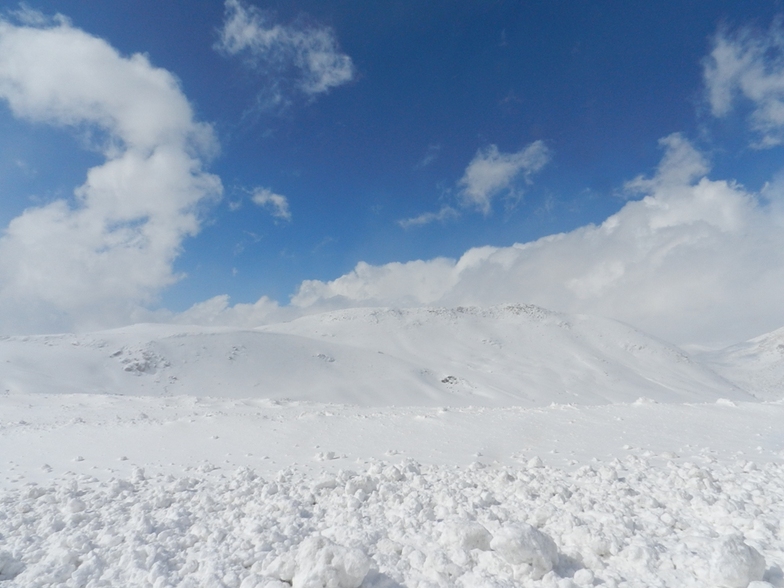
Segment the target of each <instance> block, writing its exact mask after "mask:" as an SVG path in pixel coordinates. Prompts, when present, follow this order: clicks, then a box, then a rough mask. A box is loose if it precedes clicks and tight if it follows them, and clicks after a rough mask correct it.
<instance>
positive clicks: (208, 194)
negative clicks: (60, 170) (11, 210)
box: [0, 15, 222, 331]
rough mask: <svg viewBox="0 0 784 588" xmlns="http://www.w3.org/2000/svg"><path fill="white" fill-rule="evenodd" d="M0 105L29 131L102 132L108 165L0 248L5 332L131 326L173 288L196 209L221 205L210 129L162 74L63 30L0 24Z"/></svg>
mask: <svg viewBox="0 0 784 588" xmlns="http://www.w3.org/2000/svg"><path fill="white" fill-rule="evenodd" d="M28 16H29V15H28ZM26 21H27V22H35V21H34V19H31V18H26ZM0 99H2V100H4V101H5V102H6V103H7V104H8V106H9V107H10V109H11V112H12V113H13V114H14V115H15V116H17V117H19V118H21V119H25V120H28V121H30V122H34V123H47V124H52V125H56V126H61V127H68V128H76V129H78V130H80V131H84V130H85V129H87V130H93V131H95V130H98V131H100V132H101V133H102V134H103V135H104V136H105V140H104V141H103V143H102V144H101V145H99V146H97V147H98V148H100V150H101V151H102V153H103V155H104V156H105V157H106V161H105V163H103V164H102V165H99V166H96V167H94V168H92V169H90V170H89V171H88V173H87V179H86V181H85V183H84V184H83V185H82V186H80V187H79V188H77V189H76V191H75V197H74V198H73V199H71V200H57V201H55V202H52V203H50V204H47V205H46V206H40V207H33V208H29V209H27V210H26V211H25V212H24V213H23V214H21V215H20V216H19V217H17V218H15V219H14V220H12V221H11V223H10V224H9V226H8V228H7V229H6V230H5V232H4V234H3V236H2V238H0V309H1V310H0V328H2V329H3V330H5V331H8V330H48V329H70V328H88V327H94V326H106V325H107V324H120V323H123V322H127V321H128V320H129V317H133V316H136V314H135V313H138V312H140V308H141V306H142V305H145V304H148V303H149V302H151V301H152V300H154V298H155V296H156V295H157V294H158V292H159V291H160V290H161V289H162V288H164V287H165V286H168V285H170V284H172V283H173V282H175V281H176V280H177V279H178V276H177V275H175V274H174V273H173V270H172V263H173V261H174V259H175V258H176V257H177V255H178V254H179V252H180V248H181V243H182V241H183V239H184V238H185V237H187V236H189V235H193V234H195V233H196V232H197V231H198V230H199V225H200V222H199V207H200V206H201V205H203V203H205V202H209V201H211V200H213V199H216V198H218V197H220V194H221V190H222V187H221V182H220V180H219V178H217V177H216V176H214V175H210V174H208V173H205V171H204V170H203V163H204V161H205V159H207V158H209V157H210V156H211V155H213V154H214V153H216V152H217V142H216V141H215V138H214V136H213V133H212V129H211V127H210V126H209V125H206V124H203V123H198V122H196V121H195V120H194V118H193V111H192V109H191V107H190V105H189V103H188V101H187V99H186V98H185V96H184V95H183V93H182V91H181V89H180V87H179V84H178V82H177V80H176V79H175V78H174V76H172V75H171V74H170V73H169V72H168V71H166V70H163V69H160V68H156V67H153V66H152V65H151V64H150V62H149V60H148V59H147V58H146V57H145V56H143V55H139V54H135V55H132V56H130V57H123V56H121V55H120V54H118V53H117V51H116V50H115V49H113V48H112V47H111V46H110V45H109V44H108V43H106V42H105V41H103V40H101V39H98V38H96V37H93V36H91V35H89V34H87V33H85V32H83V31H81V30H79V29H76V28H74V27H72V26H71V25H70V24H69V23H68V22H67V21H65V20H64V19H61V20H60V21H59V24H58V25H56V26H48V27H37V26H16V25H14V24H12V23H10V22H7V21H2V20H0Z"/></svg>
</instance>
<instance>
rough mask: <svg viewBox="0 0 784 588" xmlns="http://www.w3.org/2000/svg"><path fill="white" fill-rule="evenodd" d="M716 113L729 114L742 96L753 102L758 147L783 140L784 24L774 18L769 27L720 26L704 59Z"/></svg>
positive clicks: (753, 119)
mask: <svg viewBox="0 0 784 588" xmlns="http://www.w3.org/2000/svg"><path fill="white" fill-rule="evenodd" d="M704 67H705V72H704V75H705V84H706V87H707V90H708V99H709V102H710V105H711V109H712V111H713V114H714V115H715V116H717V117H722V116H726V115H727V114H728V113H729V112H730V111H731V110H732V109H733V106H734V105H735V103H736V102H737V101H738V98H739V97H743V98H744V99H745V100H746V101H747V102H748V103H750V104H751V106H752V112H751V119H750V122H751V126H752V128H753V129H754V130H755V131H756V132H758V133H759V136H760V140H759V142H758V143H757V144H756V146H757V147H761V148H764V147H772V146H775V145H780V144H781V143H782V142H784V30H782V28H781V23H779V22H776V23H774V24H773V26H772V27H771V28H770V30H769V31H768V32H767V33H764V34H763V33H759V32H755V31H753V30H752V29H749V28H744V29H741V30H739V31H736V32H735V33H732V34H731V33H729V32H728V31H726V30H725V31H721V32H719V34H717V35H716V37H715V39H714V45H713V50H712V51H711V53H710V55H709V56H708V58H707V59H706V60H705V63H704Z"/></svg>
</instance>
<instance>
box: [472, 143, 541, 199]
mask: <svg viewBox="0 0 784 588" xmlns="http://www.w3.org/2000/svg"><path fill="white" fill-rule="evenodd" d="M549 161H550V150H549V149H548V148H547V147H546V146H545V144H544V143H543V142H542V141H534V142H533V143H531V144H530V145H528V146H527V147H524V148H523V149H521V150H520V151H517V152H516V153H502V152H500V151H499V150H498V147H496V146H495V145H490V146H489V147H486V148H484V149H480V150H479V151H477V153H476V155H475V156H474V158H473V159H472V160H471V163H469V164H468V167H467V168H466V170H465V174H464V175H463V177H462V179H461V180H460V181H459V182H458V186H459V187H460V189H461V192H460V196H461V199H462V204H463V205H464V206H469V207H475V208H477V209H479V210H480V211H481V212H482V213H484V214H489V213H490V207H491V202H492V199H493V198H494V197H495V196H497V195H498V194H500V193H502V192H504V191H508V190H510V189H512V188H513V186H514V182H515V180H517V179H518V178H520V177H522V178H523V179H524V180H525V181H526V182H527V183H530V181H531V180H530V178H531V176H532V175H533V174H534V173H536V172H538V171H539V170H540V169H542V168H543V167H544V166H545V165H546V164H547V162H549Z"/></svg>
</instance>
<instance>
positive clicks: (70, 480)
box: [0, 456, 784, 588]
mask: <svg viewBox="0 0 784 588" xmlns="http://www.w3.org/2000/svg"><path fill="white" fill-rule="evenodd" d="M783 519H784V465H782V464H780V463H773V462H771V463H765V464H764V465H759V466H758V465H756V464H755V463H753V462H748V461H738V462H733V463H729V462H727V463H721V462H716V461H711V460H710V459H709V458H708V459H705V460H702V461H701V462H696V461H680V462H676V461H670V462H667V463H665V464H662V465H659V464H657V463H653V462H651V461H649V460H647V459H645V458H641V457H639V456H629V457H627V458H626V459H624V460H623V461H620V460H617V459H615V460H611V461H603V462H600V461H595V462H593V463H592V464H590V465H585V466H582V467H580V468H578V469H576V470H573V471H568V470H565V469H560V468H553V467H548V466H545V465H544V464H543V463H542V461H541V460H539V459H538V458H532V459H531V460H530V461H529V462H528V463H527V464H526V465H524V466H522V467H516V468H515V467H507V466H486V465H482V464H480V463H475V464H473V465H471V466H469V467H458V466H450V465H423V464H420V463H418V462H416V461H414V460H412V459H405V460H403V461H402V462H399V463H390V462H386V461H376V462H374V463H371V464H369V465H368V466H367V467H365V468H364V469H362V470H360V471H358V472H353V471H348V470H339V471H337V472H334V471H333V472H328V471H324V472H322V473H320V474H313V473H303V472H301V471H299V470H298V469H296V468H293V467H289V468H286V469H283V470H281V471H279V472H278V473H277V474H276V475H274V476H269V477H266V478H262V477H260V476H258V475H257V474H255V473H254V471H253V470H251V469H249V468H244V467H243V468H239V469H237V470H236V471H234V472H233V473H232V474H230V475H226V474H223V473H221V472H220V470H217V469H212V468H211V467H210V466H206V465H205V466H202V467H201V468H200V469H193V470H192V471H190V472H189V473H188V475H185V476H174V475H171V474H159V475H157V476H151V477H149V478H147V477H145V474H144V472H143V470H141V469H136V470H134V472H133V474H132V475H131V476H130V477H129V478H127V479H111V480H104V481H100V480H98V479H96V478H91V477H89V476H86V475H83V474H70V475H64V476H61V477H58V478H56V479H53V480H51V481H49V482H47V483H46V484H41V485H36V484H28V485H25V486H21V487H16V488H9V489H7V490H4V491H2V493H0V582H1V584H0V586H2V588H21V587H24V588H35V587H40V588H43V587H53V586H58V587H63V588H76V587H85V588H98V587H103V586H107V587H108V586H113V587H114V586H134V587H136V586H138V587H154V588H166V587H181V588H196V587H203V588H213V587H215V588H217V587H221V588H223V587H227V588H255V587H267V588H273V587H275V588H283V587H287V586H294V587H297V588H315V587H318V588H358V587H359V586H363V587H365V588H373V587H378V588H382V587H384V588H395V587H400V586H405V587H407V588H417V587H421V588H425V587H427V588H430V587H452V586H456V587H466V588H468V587H480V586H482V587H493V586H496V587H502V586H509V587H511V586H547V587H558V588H569V587H587V586H602V585H604V586H616V587H621V586H628V587H637V586H639V587H642V586H646V587H654V586H679V587H684V586H712V587H722V586H723V587H727V588H736V587H737V588H741V587H746V586H750V587H751V588H762V587H764V586H771V585H772V586H784V577H782V566H784V528H783V527H782V524H783V523H782V520H783ZM763 578H764V581H763Z"/></svg>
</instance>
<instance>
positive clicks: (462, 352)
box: [0, 305, 751, 406]
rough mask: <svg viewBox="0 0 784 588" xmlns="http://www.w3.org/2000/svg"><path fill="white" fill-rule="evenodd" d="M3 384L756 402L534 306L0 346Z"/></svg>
mask: <svg viewBox="0 0 784 588" xmlns="http://www.w3.org/2000/svg"><path fill="white" fill-rule="evenodd" d="M0 384H2V386H3V388H2V389H3V390H8V391H27V392H44V393H63V392H69V393H108V394H149V395H156V396H162V395H180V394H188V395H195V396H217V397H256V398H279V399H282V398H290V399H297V400H309V401H314V402H333V403H348V404H357V405H361V406H388V405H397V406H405V405H412V406H416V405H420V406H421V405H427V406H466V405H474V406H513V405H522V406H542V405H549V404H551V403H553V402H555V403H558V404H568V403H576V404H602V403H607V402H633V401H635V400H636V399H638V398H640V397H647V398H651V399H653V400H656V401H659V402H703V401H713V400H715V399H717V398H719V397H725V398H730V399H736V400H749V399H751V398H750V397H749V396H748V395H747V394H745V393H744V392H742V391H741V390H739V389H738V388H736V387H735V386H733V385H732V384H730V383H729V382H728V381H726V380H724V379H723V378H721V377H719V376H717V375H716V374H715V373H713V372H712V371H711V370H709V369H706V368H705V367H703V366H702V365H700V364H698V363H695V362H693V361H692V360H691V359H690V358H689V357H688V356H687V355H686V354H685V353H683V352H682V351H681V350H679V349H678V348H676V347H673V346H670V345H667V344H665V343H663V342H661V341H659V340H656V339H654V338H652V337H649V336H647V335H645V334H644V333H641V332H639V331H637V330H635V329H633V328H631V327H629V326H627V325H624V324H622V323H618V322H615V321H612V320H608V319H600V318H597V317H588V316H571V315H564V314H558V313H553V312H549V311H547V310H544V309H542V308H539V307H536V306H521V305H516V306H503V307H494V308H489V309H479V308H455V309H438V308H434V309H413V310H391V309H354V310H346V311H339V312H331V313H326V314H321V315H314V316H308V317H303V318H300V319H298V320H295V321H292V322H290V323H282V324H277V325H272V326H267V327H262V328H259V329H255V330H238V329H227V328H204V327H181V326H171V325H136V326H134V327H128V328H124V329H118V330H113V331H105V332H99V333H92V334H83V335H53V336H35V337H9V338H5V339H3V340H2V341H0Z"/></svg>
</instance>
